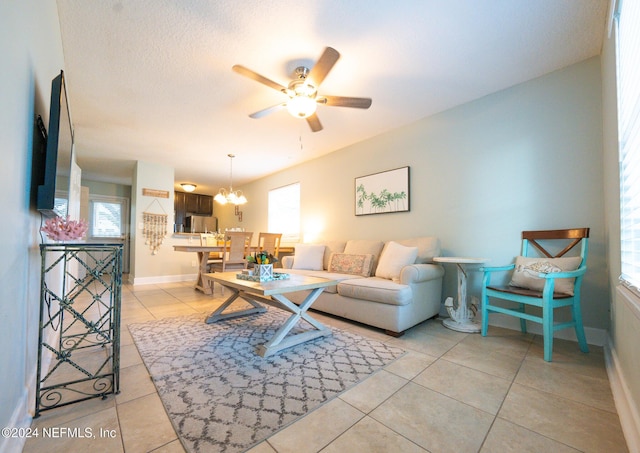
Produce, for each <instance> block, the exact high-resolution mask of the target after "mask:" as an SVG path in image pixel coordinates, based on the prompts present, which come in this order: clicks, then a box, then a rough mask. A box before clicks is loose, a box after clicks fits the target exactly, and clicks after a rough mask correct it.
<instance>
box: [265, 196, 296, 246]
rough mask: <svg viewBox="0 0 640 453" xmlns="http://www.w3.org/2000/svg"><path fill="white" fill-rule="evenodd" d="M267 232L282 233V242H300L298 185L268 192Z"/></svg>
mask: <svg viewBox="0 0 640 453" xmlns="http://www.w3.org/2000/svg"><path fill="white" fill-rule="evenodd" d="M268 216H269V222H268V225H269V232H271V233H282V242H298V241H299V240H300V183H295V184H290V185H288V186H284V187H279V188H278V189H273V190H270V191H269V214H268Z"/></svg>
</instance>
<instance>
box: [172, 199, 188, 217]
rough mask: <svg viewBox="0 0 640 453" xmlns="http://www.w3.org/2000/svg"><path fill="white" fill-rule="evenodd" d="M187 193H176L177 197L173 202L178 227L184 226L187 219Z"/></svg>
mask: <svg viewBox="0 0 640 453" xmlns="http://www.w3.org/2000/svg"><path fill="white" fill-rule="evenodd" d="M185 195H187V194H186V193H184V192H175V197H174V201H173V210H174V211H175V214H176V218H175V223H176V225H184V218H185V217H186V213H187V209H186V200H187V199H186V196H185Z"/></svg>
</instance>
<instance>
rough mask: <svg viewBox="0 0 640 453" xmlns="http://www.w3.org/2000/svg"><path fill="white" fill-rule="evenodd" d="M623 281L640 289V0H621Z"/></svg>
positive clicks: (620, 137) (620, 75)
mask: <svg viewBox="0 0 640 453" xmlns="http://www.w3.org/2000/svg"><path fill="white" fill-rule="evenodd" d="M618 1H619V5H618V17H617V21H616V22H617V31H618V33H617V37H618V39H617V45H618V48H617V52H618V59H617V60H618V127H619V130H618V140H619V146H620V239H621V241H620V242H621V244H620V251H621V261H622V262H621V270H622V275H621V276H620V278H621V280H622V282H623V283H624V284H626V285H627V286H632V287H635V288H636V289H638V288H640V0H622V1H620V0H618Z"/></svg>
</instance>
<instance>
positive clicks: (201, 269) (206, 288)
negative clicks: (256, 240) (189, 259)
mask: <svg viewBox="0 0 640 453" xmlns="http://www.w3.org/2000/svg"><path fill="white" fill-rule="evenodd" d="M173 249H174V250H175V251H176V252H190V253H196V254H197V255H198V263H199V264H198V277H197V279H196V283H195V285H194V288H195V289H197V290H199V291H202V292H203V293H205V294H213V289H212V288H211V287H210V285H209V284H208V282H207V281H205V280H204V279H203V275H204V274H206V273H207V262H208V261H209V253H225V252H227V251H228V247H226V246H225V245H224V244H220V245H196V244H189V245H174V246H173ZM258 251H260V247H258V246H257V245H254V246H250V247H249V252H250V253H254V252H258ZM293 251H294V248H293V247H287V246H284V247H280V250H279V253H278V254H279V255H281V254H289V253H293Z"/></svg>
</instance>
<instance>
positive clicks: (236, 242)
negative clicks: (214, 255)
mask: <svg viewBox="0 0 640 453" xmlns="http://www.w3.org/2000/svg"><path fill="white" fill-rule="evenodd" d="M252 238H253V233H250V232H249V233H247V232H244V231H228V232H226V233H225V241H224V243H225V248H226V250H227V251H226V252H225V253H223V254H222V260H221V261H220V262H219V263H213V264H212V265H211V270H212V271H213V272H226V271H229V270H233V269H246V268H247V265H248V262H247V258H246V257H247V255H248V254H249V251H250V246H251V239H252Z"/></svg>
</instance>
